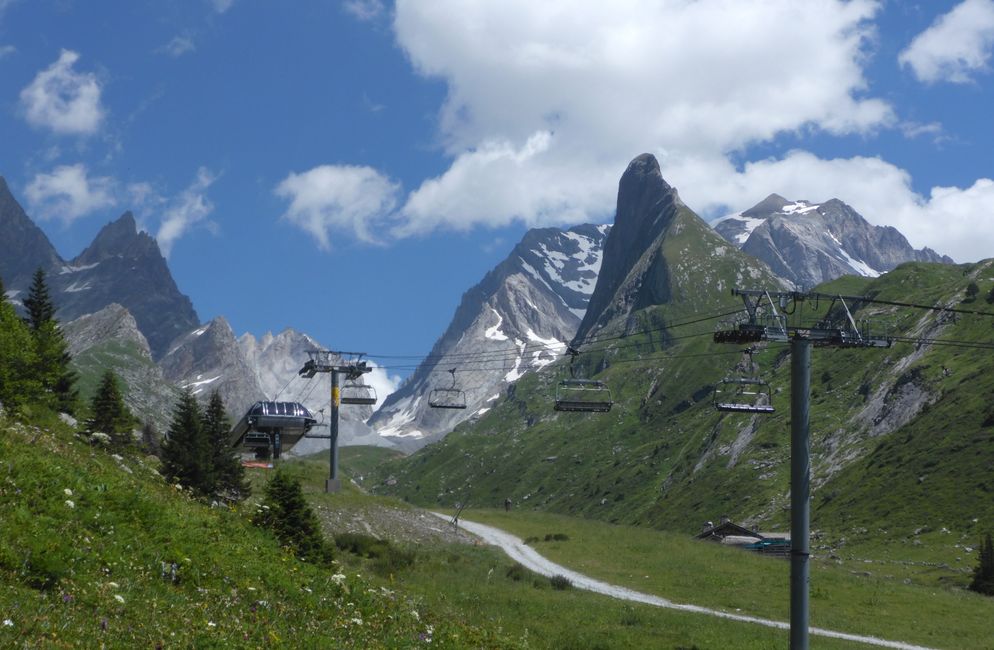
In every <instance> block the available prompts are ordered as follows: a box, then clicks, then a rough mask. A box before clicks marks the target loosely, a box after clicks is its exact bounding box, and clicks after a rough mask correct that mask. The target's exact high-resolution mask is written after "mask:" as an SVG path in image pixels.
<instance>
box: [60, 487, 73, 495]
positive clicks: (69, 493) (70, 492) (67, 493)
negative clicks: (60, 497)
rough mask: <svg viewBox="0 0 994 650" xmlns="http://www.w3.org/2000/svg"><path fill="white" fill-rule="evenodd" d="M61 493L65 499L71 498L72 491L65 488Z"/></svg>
mask: <svg viewBox="0 0 994 650" xmlns="http://www.w3.org/2000/svg"><path fill="white" fill-rule="evenodd" d="M62 491H63V492H64V493H65V495H66V496H67V497H71V496H72V490H70V489H69V488H66V489H64V490H62Z"/></svg>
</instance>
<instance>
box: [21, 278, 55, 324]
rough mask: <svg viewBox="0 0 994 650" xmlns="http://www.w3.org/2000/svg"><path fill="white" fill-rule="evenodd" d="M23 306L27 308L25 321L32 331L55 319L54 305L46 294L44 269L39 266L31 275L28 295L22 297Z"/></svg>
mask: <svg viewBox="0 0 994 650" xmlns="http://www.w3.org/2000/svg"><path fill="white" fill-rule="evenodd" d="M24 308H25V309H27V310H28V317H27V322H28V325H30V326H31V330H32V331H34V332H37V331H38V330H39V329H40V328H41V326H42V325H43V324H45V323H47V322H48V321H50V320H55V305H54V304H53V303H52V299H51V297H50V296H49V295H48V284H47V283H46V282H45V271H43V270H42V269H41V267H38V270H36V271H35V274H34V275H33V276H32V277H31V288H30V289H29V290H28V297H27V298H25V299H24Z"/></svg>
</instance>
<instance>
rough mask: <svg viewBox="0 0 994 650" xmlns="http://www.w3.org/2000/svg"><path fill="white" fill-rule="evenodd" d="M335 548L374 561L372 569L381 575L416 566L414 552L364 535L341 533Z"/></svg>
mask: <svg viewBox="0 0 994 650" xmlns="http://www.w3.org/2000/svg"><path fill="white" fill-rule="evenodd" d="M335 546H337V547H338V548H339V549H340V550H342V551H345V552H347V553H352V554H353V555H358V556H359V557H364V558H369V559H372V560H373V562H372V564H371V565H370V567H371V568H372V569H373V571H375V572H376V573H379V574H380V575H388V574H391V573H396V572H397V571H399V570H401V569H405V568H407V567H409V566H411V565H412V564H414V559H415V554H414V551H409V550H406V549H402V548H398V547H396V546H394V545H393V544H391V543H390V542H389V541H388V540H385V539H377V538H376V537H373V536H372V535H363V534H362V533H339V534H337V535H335Z"/></svg>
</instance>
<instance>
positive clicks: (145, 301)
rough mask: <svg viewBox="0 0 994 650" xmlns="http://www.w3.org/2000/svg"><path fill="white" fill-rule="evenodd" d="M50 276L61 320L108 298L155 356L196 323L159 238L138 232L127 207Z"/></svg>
mask: <svg viewBox="0 0 994 650" xmlns="http://www.w3.org/2000/svg"><path fill="white" fill-rule="evenodd" d="M49 282H50V284H51V286H52V295H53V299H54V300H55V302H56V304H57V305H58V307H59V311H58V317H59V318H60V319H63V320H67V319H71V318H75V317H77V316H80V315H82V314H87V313H92V312H94V311H97V310H99V309H101V308H103V307H104V306H106V305H108V304H110V303H112V302H116V303H119V304H121V305H123V306H124V307H126V308H127V309H128V311H130V312H131V313H132V315H133V316H134V317H135V321H136V322H137V323H138V328H139V329H140V330H141V331H142V333H143V334H144V335H145V338H147V339H148V343H149V346H150V347H151V349H152V354H153V356H155V357H156V358H160V357H162V355H163V354H165V352H166V350H167V349H168V347H169V344H170V343H172V341H173V340H174V339H176V337H178V336H179V335H180V334H183V333H184V332H188V331H190V329H192V328H194V327H197V325H199V323H200V319H199V318H198V317H197V313H196V312H195V311H194V309H193V304H192V303H191V302H190V299H189V298H187V297H186V296H185V295H183V294H182V293H180V292H179V289H178V288H177V287H176V282H175V281H174V280H173V277H172V275H171V274H170V273H169V267H168V266H167V265H166V260H165V258H163V257H162V254H161V253H160V252H159V246H158V244H157V243H156V242H155V240H154V239H153V238H152V237H151V236H149V235H148V234H147V233H145V232H138V229H137V227H136V225H135V220H134V217H133V216H132V214H131V213H130V212H125V213H124V215H123V216H121V218H120V219H118V220H117V221H114V222H112V223H109V224H107V225H106V226H104V228H103V229H102V230H101V231H100V233H99V234H97V237H96V238H95V239H94V240H93V243H92V244H90V246H89V247H88V248H87V249H86V250H84V251H83V252H82V253H81V254H80V255H79V256H78V257H77V258H76V259H74V260H73V261H72V262H70V263H69V264H64V265H62V266H61V268H60V269H59V270H58V273H57V275H53V276H51V277H50V278H49Z"/></svg>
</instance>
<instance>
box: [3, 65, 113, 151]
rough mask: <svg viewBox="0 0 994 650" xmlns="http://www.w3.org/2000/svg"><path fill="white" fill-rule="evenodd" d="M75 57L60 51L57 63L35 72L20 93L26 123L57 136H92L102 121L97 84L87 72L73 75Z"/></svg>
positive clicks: (94, 78) (102, 111)
mask: <svg viewBox="0 0 994 650" xmlns="http://www.w3.org/2000/svg"><path fill="white" fill-rule="evenodd" d="M77 60H79V54H77V53H76V52H73V51H71V50H62V53H61V54H60V55H59V58H58V60H57V61H56V62H55V63H53V64H52V65H50V66H49V67H48V68H45V69H44V70H42V71H41V72H39V73H38V74H37V75H36V76H35V78H34V80H33V81H32V82H31V83H30V84H29V85H28V86H27V87H25V88H24V89H23V90H22V91H21V104H22V105H23V107H24V111H25V116H26V117H27V120H28V122H30V123H31V124H33V125H35V126H39V127H44V128H48V129H51V130H52V131H54V132H56V133H60V134H78V135H87V134H91V133H94V132H95V131H96V130H97V129H98V128H99V126H100V122H101V120H103V117H104V109H103V107H102V106H101V105H100V92H101V87H100V83H99V82H98V81H97V78H96V76H95V75H94V74H93V73H89V72H80V73H77V72H76V71H74V70H73V65H74V64H75V63H76V61H77Z"/></svg>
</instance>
